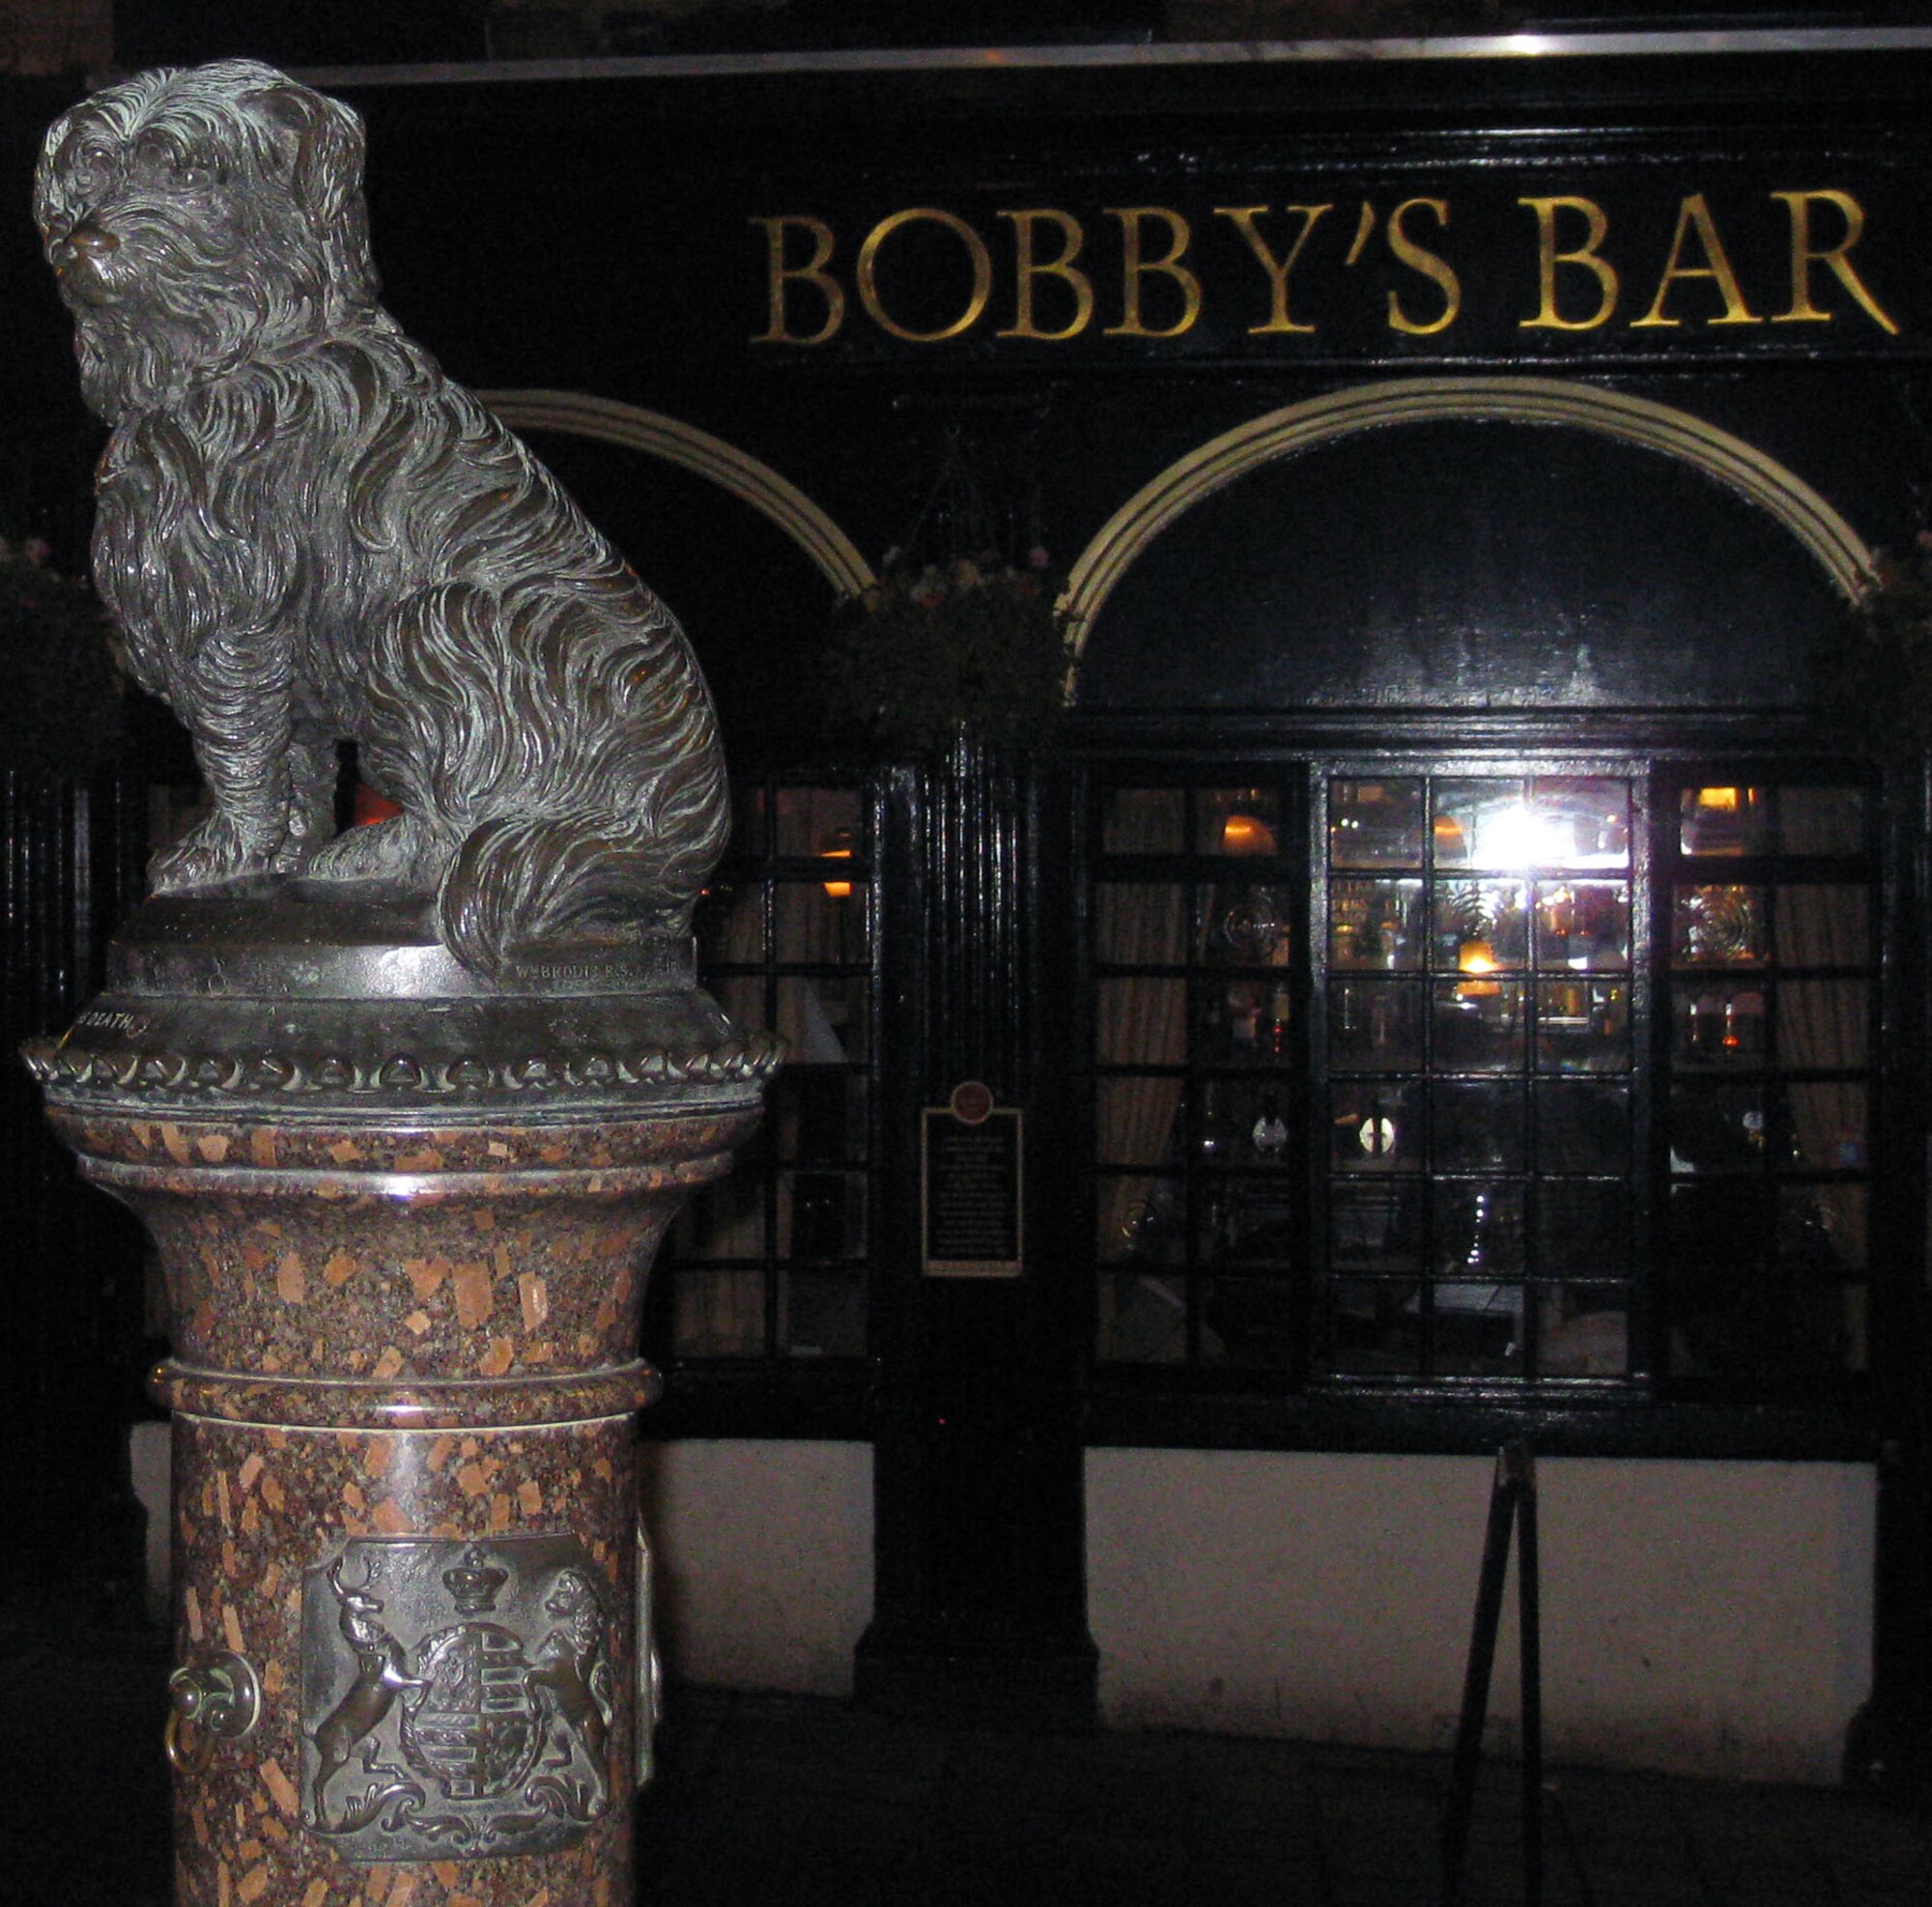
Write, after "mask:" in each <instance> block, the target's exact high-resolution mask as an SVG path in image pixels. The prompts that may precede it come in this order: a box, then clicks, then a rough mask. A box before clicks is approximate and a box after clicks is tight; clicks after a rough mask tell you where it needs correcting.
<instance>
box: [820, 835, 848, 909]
mask: <svg viewBox="0 0 1932 1907" xmlns="http://www.w3.org/2000/svg"><path fill="white" fill-rule="evenodd" d="M818 858H819V859H820V860H821V861H849V860H851V858H852V832H851V830H850V829H849V828H840V829H839V830H838V833H836V834H835V835H834V836H833V837H832V840H831V841H830V843H829V844H828V845H827V846H826V847H825V848H823V849H822V850H821V851H820V853H819V857H818ZM825 897H826V899H828V900H850V899H851V898H852V883H851V882H850V881H827V882H826V883H825Z"/></svg>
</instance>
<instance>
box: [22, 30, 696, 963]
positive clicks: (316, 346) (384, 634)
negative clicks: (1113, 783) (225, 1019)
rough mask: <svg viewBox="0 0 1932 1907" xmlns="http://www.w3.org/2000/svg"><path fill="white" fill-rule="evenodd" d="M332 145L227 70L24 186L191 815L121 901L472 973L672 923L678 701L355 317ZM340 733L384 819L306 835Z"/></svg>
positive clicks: (176, 79) (371, 324)
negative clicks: (268, 876)
mask: <svg viewBox="0 0 1932 1907" xmlns="http://www.w3.org/2000/svg"><path fill="white" fill-rule="evenodd" d="M362 150H363V141H362V128H361V123H360V121H359V120H358V119H357V118H356V116H355V113H354V112H352V111H351V110H350V109H349V108H348V107H347V106H345V105H343V104H341V103H340V102H339V101H337V100H329V99H326V98H324V97H323V96H322V95H321V94H318V93H315V92H312V91H310V90H309V89H308V88H307V87H304V86H300V85H298V84H297V83H296V82H295V81H293V80H291V79H289V78H288V77H287V76H286V75H285V74H282V73H279V72H277V71H274V70H273V69H271V68H269V67H264V66H260V65H257V64H255V63H253V62H250V61H241V60H229V61H222V62H220V63H219V64H216V65H213V66H208V67H201V68H197V69H194V70H190V71H160V72H151V73H145V74H143V75H141V76H140V77H138V78H136V79H132V80H129V81H128V82H127V83H126V84H124V85H119V86H114V87H110V88H108V89H107V90H106V91H104V92H101V93H98V94H96V95H95V96H94V97H93V98H91V99H89V100H84V101H83V102H82V103H81V104H80V105H78V106H76V107H74V108H73V110H72V111H71V112H69V113H68V114H67V115H66V116H65V117H63V118H62V119H60V120H59V121H57V122H56V123H55V125H54V126H53V128H51V130H50V131H49V132H48V134H47V139H46V145H45V148H44V151H43V155H42V158H41V163H40V167H39V170H38V172H37V174H36V177H35V192H34V213H35V216H36V219H37V220H38V222H39V225H40V228H41V232H42V234H43V240H44V242H45V245H46V251H47V257H48V259H49V262H50V263H51V264H52V266H53V268H54V270H55V272H56V274H57V275H58V278H59V282H60V290H61V296H62V298H63V299H64V300H65V302H66V303H67V304H68V306H69V308H70V309H71V311H72V313H73V315H74V320H75V325H76V339H75V346H76V351H77V353H78V356H79V359H80V372H81V383H82V388H83V390H84V392H85V394H86V397H87V401H88V403H89V404H90V406H92V408H93V409H94V410H95V411H96V413H98V414H99V416H100V417H101V418H103V419H104V420H105V421H106V422H107V423H108V424H110V425H111V426H112V427H113V437H112V440H111V441H110V442H109V444H108V447H107V451H106V454H105V456H104V457H103V459H102V461H101V466H100V471H99V513H98V518H97V526H96V531H95V557H94V560H95V578H96V582H97V583H98V584H99V588H100V591H101V594H102V595H103V596H104V597H105V598H106V600H107V602H108V604H109V606H110V607H111V608H112V610H113V611H114V612H115V615H116V616H117V618H118V619H119V621H120V623H121V626H122V630H123V633H124V637H125V640H126V645H127V653H128V661H129V664H130V666H131V669H132V671H133V674H134V676H135V678H136V679H137V680H138V681H139V682H140V683H141V684H142V685H143V686H144V687H145V688H148V689H150V690H152V691H154V692H156V693H157V694H159V695H161V696H164V697H166V698H167V700H168V701H169V702H170V703H171V704H172V705H173V707H174V710H175V712H176V714H177V715H179V716H180V717H181V719H182V720H183V722H184V723H185V725H186V726H187V727H188V729H189V731H190V733H191V734H192V735H193V738H194V744H195V754H196V758H197V759H198V761H199V762H200V764H201V768H202V771H203V773H204V775H205V776H206V777H207V780H208V783H209V786H210V788H211V790H212V791H213V798H214V800H213V813H212V814H211V815H210V816H209V818H208V819H207V821H205V822H204V823H203V824H202V825H201V826H200V827H198V828H197V829H196V830H195V831H194V832H193V833H192V834H190V835H189V836H188V837H187V838H186V839H185V840H183V841H182V842H180V843H179V844H178V845H176V846H174V847H172V848H170V849H169V850H167V851H166V852H165V853H163V854H161V855H158V856H157V857H156V861H155V863H154V866H153V867H152V868H151V870H150V872H151V876H152V879H153V883H154V886H155V889H156V892H157V893H163V894H167V893H181V892H185V891H197V890H204V889H208V888H212V887H217V886H219V885H220V884H222V883H224V882H227V881H232V880H235V879H237V878H240V877H243V876H249V875H255V874H260V873H265V872H278V873H288V874H296V873H299V874H301V875H304V876H306V877H307V878H309V879H312V880H323V881H358V880H381V881H384V882H388V883H392V884H401V885H403V886H405V887H407V888H409V889H412V890H421V891H424V892H435V893H436V895H437V897H438V921H439V925H440V932H441V934H442V937H443V939H444V941H445V942H446V943H447V944H448V945H449V946H450V947H451V948H452V949H454V950H455V952H456V953H458V954H459V956H460V957H461V958H462V959H464V960H465V961H466V962H467V963H468V964H469V965H471V966H473V967H476V968H478V969H480V970H484V971H489V970H493V969H496V968H497V967H499V966H500V964H501V962H502V961H503V959H504V958H505V957H506V956H507V955H509V954H511V953H514V952H515V950H517V949H518V948H520V947H523V946H526V945H527V944H530V943H533V942H538V941H542V940H545V939H549V938H554V937H556V936H558V935H562V934H566V933H571V932H577V931H581V930H585V929H588V930H590V931H593V932H595V931H600V930H602V929H603V928H605V927H607V926H609V925H611V924H613V923H614V924H623V925H635V924H637V923H639V922H647V923H654V924H658V925H668V926H671V927H681V926H682V925H685V924H687V923H688V921H689V916H690V910H691V906H692V903H693V901H694V899H695V898H696V894H697V891H698V888H699V887H700V886H701V885H702V883H703V881H704V878H705V876H706V875H707V873H708V872H709V870H710V868H711V867H712V865H713V863H714V862H715V860H716V858H717V855H718V852H719V850H720V848H721V847H722V846H723V843H724V838H725V829H726V822H727V810H726V802H725V785H724V773H723V764H722V759H721V756H720V753H719V749H718V743H717V738H716V733H715V727H714V724H713V719H712V713H711V707H710V701H709V697H708V696H707V694H706V692H705V688H704V683H703V678H702V677H701V675H700V674H699V672H698V669H697V666H696V661H695V660H694V659H693V657H692V654H691V652H690V649H689V648H688V647H687V645H686V643H685V640H684V638H683V636H682V635H681V633H680V632H679V630H678V628H677V625H676V623H675V622H674V621H673V620H672V618H671V617H670V615H669V613H668V612H667V611H666V610H665V608H664V607H663V605H662V604H660V603H659V602H658V600H657V599H656V597H654V596H653V595H652V594H651V593H650V591H649V590H647V589H646V588H644V586H643V585H642V584H641V583H639V581H638V579H637V577H636V576H635V575H634V574H633V573H632V572H631V571H630V570H629V569H628V568H627V567H626V565H625V564H624V563H623V561H622V560H621V559H620V558H619V557H618V556H617V555H615V553H614V552H613V551H612V550H611V547H610V546H609V545H608V544H607V543H606V542H605V541H604V540H603V538H602V537H600V536H599V535H598V534H597V532H596V531H595V530H593V529H592V528H591V527H590V526H589V525H588V524H586V523H585V522H584V520H583V518H582V515H581V514H580V513H579V512H578V510H577V508H576V506H575V505H574V504H573V503H572V502H571V501H570V499H569V498H567V497H566V496H565V495H564V494H563V493H562V491H561V490H560V489H559V488H558V486H557V484H556V483H555V481H554V479H553V478H552V477H551V475H550V473H549V472H548V471H547V470H544V469H543V468H542V466H541V465H539V464H538V463H537V462H536V461H535V459H534V458H532V457H531V455H530V454H529V452H528V451H527V450H526V448H525V446H524V445H523V444H522V443H521V442H519V441H518V440H517V439H516V438H514V437H513V436H511V435H510V433H509V432H508V431H506V430H505V429H504V428H503V427H502V426H501V425H500V424H499V423H497V421H496V419H495V418H494V417H492V416H491V414H490V413H488V412H487V411H485V410H484V409H483V408H482V407H481V406H480V405H479V404H478V403H477V402H476V401H475V399H474V398H472V397H471V396H470V395H469V393H468V392H467V391H465V390H463V389H461V388H460V387H459V386H457V385H455V384H451V383H450V382H449V381H448V380H446V379H445V378H444V377H443V376H442V375H441V373H440V371H439V370H438V368H437V366H436V364H435V363H434V362H433V361H432V359H431V358H430V357H429V356H428V355H427V354H426V353H425V352H424V351H423V350H422V349H421V348H420V347H419V346H417V345H415V344H413V343H412V342H411V340H410V339H408V338H407V337H405V336H404V335H403V333H402V331H401V330H400V329H399V328H398V327H397V325H396V323H395V321H394V320H393V319H392V318H390V317H389V316H388V314H387V313H386V312H384V310H383V309H382V307H381V305H380V304H379V303H378V302H377V287H376V276H375V270H374V267H373V265H372V264H371V261H370V256H369V242H368V222H367V217H366V213H365V211H364V206H363V200H362ZM339 737H350V738H353V739H354V740H355V742H356V743H357V744H358V745H359V750H360V760H361V765H362V771H363V774H364V776H365V778H366V779H367V780H368V781H369V782H370V783H372V784H373V785H375V786H376V787H378V788H380V789H381V790H382V791H383V792H384V793H385V794H387V795H389V796H390V797H391V798H392V799H394V800H395V801H396V802H398V803H399V804H400V805H401V807H402V810H403V812H402V813H401V814H400V815H399V816H397V817H396V818H395V819H393V820H389V821H384V822H381V823H378V824H377V825H375V826H373V827H363V828H355V829H351V830H349V831H348V832H346V833H345V834H343V835H342V836H341V837H340V838H339V839H334V840H331V839H330V837H331V835H332V834H333V825H332V803H333V793H334V786H335V779H336V754H335V743H336V741H337V739H338V738H339Z"/></svg>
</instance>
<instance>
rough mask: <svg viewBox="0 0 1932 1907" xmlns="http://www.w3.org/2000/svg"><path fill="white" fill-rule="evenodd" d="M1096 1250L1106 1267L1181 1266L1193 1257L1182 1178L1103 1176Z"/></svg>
mask: <svg viewBox="0 0 1932 1907" xmlns="http://www.w3.org/2000/svg"><path fill="white" fill-rule="evenodd" d="M1096 1207H1097V1209H1096V1211H1095V1219H1094V1233H1095V1236H1094V1248H1095V1251H1096V1252H1097V1254H1098V1256H1099V1260H1100V1262H1101V1264H1103V1265H1107V1264H1121V1263H1125V1262H1132V1263H1134V1264H1137V1265H1180V1264H1184V1263H1185V1262H1186V1258H1187V1195H1186V1191H1185V1188H1184V1187H1183V1185H1182V1183H1181V1181H1179V1179H1156V1178H1154V1177H1152V1176H1151V1174H1141V1173H1134V1174H1122V1173H1113V1174H1105V1175H1103V1176H1102V1177H1101V1180H1100V1185H1099V1198H1098V1200H1097V1202H1096Z"/></svg>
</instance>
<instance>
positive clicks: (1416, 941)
mask: <svg viewBox="0 0 1932 1907" xmlns="http://www.w3.org/2000/svg"><path fill="white" fill-rule="evenodd" d="M1328 963H1329V965H1330V966H1333V967H1350V968H1377V967H1380V968H1393V969H1398V970H1400V969H1406V968H1413V967H1419V966H1420V965H1421V964H1422V883H1421V882H1420V881H1418V880H1394V881H1337V882H1335V884H1334V886H1333V887H1332V888H1331V889H1330V891H1329V897H1328Z"/></svg>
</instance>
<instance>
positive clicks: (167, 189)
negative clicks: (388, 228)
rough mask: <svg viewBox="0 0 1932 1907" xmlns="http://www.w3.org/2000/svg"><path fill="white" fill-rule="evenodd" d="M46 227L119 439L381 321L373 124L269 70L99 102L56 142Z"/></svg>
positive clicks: (127, 92)
mask: <svg viewBox="0 0 1932 1907" xmlns="http://www.w3.org/2000/svg"><path fill="white" fill-rule="evenodd" d="M34 217H35V221H36V222H37V223H38V225H39V226H40V229H41V235H42V240H43V243H44V245H45V247H46V254H47V260H48V262H49V263H50V264H51V265H52V266H53V269H54V272H55V275H56V277H57V278H58V279H59V281H60V291H61V297H62V299H64V300H65V301H66V303H67V305H68V307H69V308H70V309H71V311H72V312H73V314H74V320H75V325H76V328H77V339H76V348H77V350H78V352H79V356H80V363H81V386H82V390H83V392H84V393H85V395H86V397H87V400H88V403H89V404H90V405H91V406H92V407H93V409H94V410H95V411H96V412H98V413H99V414H100V415H101V416H103V417H105V418H107V419H108V420H109V421H110V422H111V421H113V420H114V419H115V418H117V417H118V416H120V415H121V414H122V413H123V412H125V411H127V410H129V409H140V408H144V407H145V406H147V405H151V404H153V403H155V402H156V401H158V400H161V399H163V398H166V397H168V396H171V395H173V394H175V393H177V392H179V391H180V390H182V389H184V388H185V387H186V386H187V385H189V384H193V383H194V382H196V381H197V380H198V379H200V378H203V377H206V376H208V375H210V374H211V373H214V372H219V371H221V370H223V369H225V368H227V367H229V366H231V365H233V364H234V363H236V362H237V361H239V360H240V359H241V358H244V357H246V356H251V355H255V354H257V353H261V352H264V351H270V350H273V349H275V348H276V347H278V346H284V345H288V344H291V343H295V342H298V341H299V340H301V339H302V338H305V337H313V336H318V335H321V334H322V333H324V332H326V331H328V330H330V329H333V328H335V327H338V326H340V325H343V324H347V323H354V322H355V321H356V320H357V319H358V318H359V319H363V320H366V319H367V317H368V316H369V315H370V314H371V313H372V312H373V311H374V309H375V304H376V273H375V268H374V266H373V264H372V263H371V260H370V256H369V225H368V213H367V211H366V209H365V208H364V205H363V200H362V123H361V121H360V120H359V119H358V118H357V117H356V116H355V113H354V112H353V111H351V109H350V108H349V107H348V106H345V105H344V104H342V102H341V101H340V100H330V99H326V98H325V97H324V96H323V95H322V94H320V93H316V92H312V91H311V90H310V89H309V88H308V87H306V86H300V85H298V84H297V83H296V82H295V81H294V80H292V79H290V78H289V77H288V76H287V74H285V73H281V72H277V71H275V70H274V69H273V68H272V67H266V66H262V65H259V64H258V63H256V62H255V61H252V60H223V61H220V62H217V63H216V64H215V65H213V66H206V67H194V68H188V69H184V70H166V71H156V72H147V73H142V74H141V75H139V76H138V77H137V78H134V79H130V80H128V81H127V82H126V83H125V84H123V85H119V86H111V87H108V88H107V89H106V90H105V91H103V92H99V93H96V94H95V95H93V96H92V97H91V98H90V99H87V100H82V101H81V102H80V104H79V105H77V106H75V107H73V108H72V110H71V111H70V112H68V113H66V114H64V115H63V116H62V117H61V118H60V119H58V120H56V121H55V122H54V124H53V126H52V127H51V128H49V129H48V132H47V137H46V143H45V145H44V146H43V149H42V153H41V161H40V165H39V167H38V169H37V170H36V172H35V175H34Z"/></svg>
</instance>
